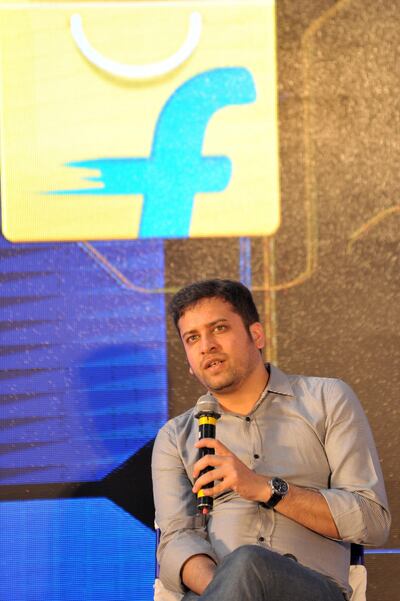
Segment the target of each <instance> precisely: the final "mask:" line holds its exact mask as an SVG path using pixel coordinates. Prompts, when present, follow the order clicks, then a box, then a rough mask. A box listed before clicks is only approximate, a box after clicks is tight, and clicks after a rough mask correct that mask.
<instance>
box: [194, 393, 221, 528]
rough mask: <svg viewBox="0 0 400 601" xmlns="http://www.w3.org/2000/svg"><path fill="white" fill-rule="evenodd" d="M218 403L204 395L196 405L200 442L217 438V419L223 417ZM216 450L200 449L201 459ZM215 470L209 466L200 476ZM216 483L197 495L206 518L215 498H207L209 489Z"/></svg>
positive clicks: (200, 508)
mask: <svg viewBox="0 0 400 601" xmlns="http://www.w3.org/2000/svg"><path fill="white" fill-rule="evenodd" d="M218 409H219V407H218V403H217V401H216V400H215V399H214V397H212V396H211V395H210V394H204V395H203V396H201V397H200V398H199V400H198V401H197V403H196V414H195V418H196V419H198V420H199V440H202V439H203V438H215V431H216V425H217V419H219V418H220V417H221V415H220V413H218ZM214 453H215V450H214V449H209V448H207V447H203V448H201V449H199V459H201V458H202V457H204V455H214ZM213 469H214V468H213V467H212V466H211V465H209V466H208V467H206V468H205V469H204V470H201V472H200V475H199V477H200V476H202V475H203V474H206V473H207V472H210V471H211V470H213ZM213 486H214V482H210V483H209V484H206V486H204V488H201V489H200V490H199V491H198V493H197V509H198V510H199V512H200V513H202V514H203V515H204V516H205V515H207V514H208V513H209V512H210V511H211V509H212V507H213V498H212V497H209V496H207V488H212V487H213Z"/></svg>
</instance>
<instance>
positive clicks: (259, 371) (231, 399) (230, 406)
mask: <svg viewBox="0 0 400 601" xmlns="http://www.w3.org/2000/svg"><path fill="white" fill-rule="evenodd" d="M268 380H269V372H268V370H267V369H266V367H265V365H264V364H263V363H259V364H258V366H257V368H256V370H255V371H254V372H253V373H252V374H251V376H250V377H249V378H248V379H247V380H246V382H245V383H243V385H242V386H241V387H240V389H238V390H234V391H232V392H213V393H212V394H213V396H215V398H216V399H217V401H218V402H219V404H220V405H221V407H222V408H223V409H224V410H225V411H230V412H232V413H237V414H239V415H248V414H249V413H250V412H251V410H252V409H253V407H254V405H255V404H256V403H257V401H258V399H259V398H260V396H261V394H262V392H263V390H264V389H265V387H266V385H267V384H268Z"/></svg>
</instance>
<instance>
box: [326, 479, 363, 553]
mask: <svg viewBox="0 0 400 601" xmlns="http://www.w3.org/2000/svg"><path fill="white" fill-rule="evenodd" d="M319 492H320V493H321V495H322V496H323V497H324V498H325V500H326V502H327V503H328V506H329V509H330V511H331V514H332V517H333V520H334V522H335V524H336V528H337V529H338V532H339V537H340V540H343V541H347V542H352V543H357V542H360V543H361V542H362V541H363V540H364V539H365V535H366V526H365V521H364V516H363V512H362V509H361V507H360V504H359V503H358V500H357V495H356V494H355V493H352V492H349V491H347V490H340V489H337V488H330V489H322V490H319Z"/></svg>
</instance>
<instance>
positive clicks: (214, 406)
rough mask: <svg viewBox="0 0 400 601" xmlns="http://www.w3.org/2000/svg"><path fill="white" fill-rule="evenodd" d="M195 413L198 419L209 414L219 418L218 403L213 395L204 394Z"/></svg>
mask: <svg viewBox="0 0 400 601" xmlns="http://www.w3.org/2000/svg"><path fill="white" fill-rule="evenodd" d="M195 411H196V413H195V417H196V418H199V417H200V416H201V415H205V414H207V413H209V414H214V415H216V416H218V417H219V416H220V413H219V405H218V401H217V400H216V399H215V398H214V397H213V396H211V394H203V396H201V397H200V398H199V400H198V401H197V403H196V407H195Z"/></svg>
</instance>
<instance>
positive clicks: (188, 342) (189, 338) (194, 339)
mask: <svg viewBox="0 0 400 601" xmlns="http://www.w3.org/2000/svg"><path fill="white" fill-rule="evenodd" d="M197 339H198V335H197V334H193V335H192V336H188V337H187V338H186V344H191V343H192V342H196V340H197Z"/></svg>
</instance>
